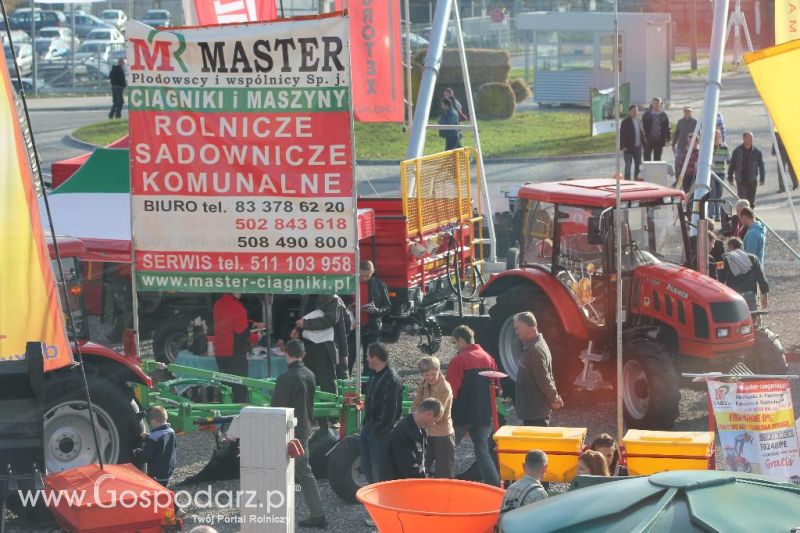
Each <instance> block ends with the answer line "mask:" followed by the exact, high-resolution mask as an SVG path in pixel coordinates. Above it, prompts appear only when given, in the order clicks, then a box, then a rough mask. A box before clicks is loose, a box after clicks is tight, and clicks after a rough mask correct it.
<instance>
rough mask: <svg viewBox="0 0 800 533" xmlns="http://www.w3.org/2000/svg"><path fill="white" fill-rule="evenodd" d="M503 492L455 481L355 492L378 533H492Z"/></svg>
mask: <svg viewBox="0 0 800 533" xmlns="http://www.w3.org/2000/svg"><path fill="white" fill-rule="evenodd" d="M503 494H505V491H503V489H500V488H498V487H491V486H489V485H484V484H482V483H472V482H470V481H460V480H456V479H400V480H397V481H385V482H383V483H375V484H374V485H368V486H366V487H363V488H361V489H359V490H358V492H357V493H356V498H357V499H358V501H360V502H361V503H363V504H364V506H365V507H366V508H367V511H368V512H369V514H370V516H371V517H372V520H373V521H374V522H375V526H376V527H377V528H378V531H380V532H381V533H407V532H409V531H435V532H436V533H465V532H470V533H483V532H486V533H491V532H492V531H493V530H494V526H495V525H496V524H497V519H498V515H499V513H500V504H501V503H502V501H503Z"/></svg>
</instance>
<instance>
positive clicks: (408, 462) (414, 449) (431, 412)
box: [388, 398, 444, 479]
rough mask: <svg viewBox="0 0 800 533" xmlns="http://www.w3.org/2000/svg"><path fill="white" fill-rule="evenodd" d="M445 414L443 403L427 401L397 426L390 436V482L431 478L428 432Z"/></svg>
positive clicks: (429, 399) (433, 400) (431, 399)
mask: <svg viewBox="0 0 800 533" xmlns="http://www.w3.org/2000/svg"><path fill="white" fill-rule="evenodd" d="M443 410H444V407H443V406H442V402H440V401H439V400H437V399H436V398H427V399H425V400H422V402H421V403H420V404H419V405H418V406H417V408H416V409H415V410H414V412H413V413H409V414H408V415H406V416H405V418H403V419H402V420H401V421H400V422H398V423H397V425H396V426H395V427H394V429H393V430H392V433H391V434H390V435H389V461H388V466H389V472H388V475H389V479H408V478H425V477H428V473H427V472H426V471H425V454H426V453H427V452H426V450H425V446H426V444H427V443H426V438H425V437H426V433H425V430H427V429H428V428H430V427H432V426H433V425H434V424H436V421H437V420H439V418H440V417H441V416H442V411H443Z"/></svg>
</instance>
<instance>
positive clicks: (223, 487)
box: [9, 242, 800, 533]
mask: <svg viewBox="0 0 800 533" xmlns="http://www.w3.org/2000/svg"><path fill="white" fill-rule="evenodd" d="M767 259H768V265H767V268H766V273H767V275H768V277H769V281H770V287H771V290H770V309H769V310H770V315H769V316H768V317H767V318H766V323H767V324H768V325H769V327H770V328H771V329H772V330H773V331H775V332H776V333H777V334H778V335H779V336H780V338H781V341H782V343H783V345H784V347H787V348H788V347H790V346H794V345H800V328H798V327H797V317H798V312H799V311H800V300H798V298H797V296H796V295H797V291H798V288H800V283H798V281H797V280H798V276H800V263H796V262H795V263H790V262H789V261H790V260H791V256H790V255H789V254H788V253H787V252H786V250H785V248H783V247H782V246H781V245H779V244H778V243H777V242H775V243H774V244H773V243H772V242H770V244H769V246H768V251H767ZM390 349H391V354H392V364H393V366H394V367H395V369H396V370H397V372H398V373H399V375H400V377H401V378H402V379H403V381H404V382H405V383H407V384H414V383H416V380H417V379H418V377H417V370H416V361H417V359H418V357H419V356H420V353H419V350H418V349H417V347H416V338H413V337H408V336H403V337H402V338H401V340H400V342H398V343H397V344H395V345H392V346H390ZM437 355H438V356H439V357H440V358H441V360H442V363H443V364H447V363H448V362H449V361H450V360H451V359H452V357H453V356H454V355H455V352H454V349H453V347H452V345H451V344H450V343H449V342H448V341H447V340H446V339H445V342H443V344H442V348H441V350H440V352H439V353H438V354H437ZM790 370H791V372H793V373H795V374H798V373H800V363H793V364H791V365H790ZM793 389H794V390H793V398H794V403H795V405H796V406H797V405H800V382H795V383H794V387H793ZM508 423H511V424H515V423H517V420H516V418H515V416H514V415H513V412H512V415H511V417H510V419H509V420H508ZM553 425H556V426H565V427H586V428H587V430H588V434H589V435H590V436H592V435H596V434H598V433H601V432H606V433H610V434H612V435H616V415H615V401H614V397H613V394H612V393H610V392H605V393H602V394H594V395H592V396H579V397H578V398H576V399H573V400H572V401H571V403H570V404H568V405H567V406H565V407H564V408H563V409H561V410H559V411H556V412H554V414H553ZM707 427H708V414H707V411H706V399H705V393H703V392H701V391H694V390H689V389H682V391H681V401H680V417H679V419H678V421H677V423H676V429H677V430H688V431H703V430H706V429H707ZM213 448H214V437H213V435H212V434H211V433H208V432H194V433H190V434H185V435H181V436H180V441H179V447H178V469H177V471H176V474H175V478H174V479H175V482H176V483H177V482H180V481H182V480H184V479H186V478H188V477H189V476H191V475H193V474H196V473H197V472H198V471H200V469H202V467H203V466H205V464H206V463H207V461H208V459H209V458H210V456H211V453H212V450H213ZM472 456H473V455H472V450H471V444H470V443H469V442H468V439H466V440H465V442H463V443H462V444H461V445H460V446H459V448H458V449H457V463H458V467H457V470H459V471H461V470H463V469H465V468H466V467H467V466H468V465H469V464H470V463H471V461H472ZM721 459H722V458H721V456H719V455H718V467H719V468H723V467H724V463H723V462H722V460H721ZM319 486H320V491H321V493H322V498H323V503H324V505H325V508H326V510H327V512H328V519H329V522H330V528H329V530H330V531H337V532H349V533H356V532H370V531H373V529H372V528H370V527H368V526H367V525H366V524H365V520H366V519H367V518H368V514H367V512H366V511H365V509H364V508H363V507H362V506H361V505H348V504H345V503H344V502H342V501H341V500H340V499H339V498H338V497H337V496H336V495H335V494H334V493H333V491H332V490H331V489H330V487H329V485H328V483H327V481H326V480H319ZM238 488H239V482H238V480H232V481H225V482H215V483H214V484H213V487H211V490H213V491H214V492H220V491H231V492H234V491H236V490H238ZM552 488H553V489H554V490H556V491H558V490H564V489H565V488H566V487H565V486H562V485H559V484H554V485H553V486H552ZM182 489H185V490H188V491H190V492H195V491H199V490H208V489H209V487H208V485H193V486H187V487H182ZM296 509H297V512H296V516H297V519H298V520H299V519H302V518H304V517H306V516H307V511H306V509H305V505H304V502H303V496H302V494H301V493H297V495H296ZM186 511H187V517H186V524H187V530H189V529H191V528H192V527H194V526H195V525H199V524H201V523H209V521H211V522H213V525H214V527H215V528H216V529H217V530H218V531H220V532H236V531H239V526H238V524H236V523H235V519H236V517H238V515H239V513H238V510H237V509H236V508H222V507H207V508H198V507H194V508H189V509H187V510H186ZM32 530H33V528H32V527H30V526H29V525H28V524H27V523H26V522H24V521H22V520H21V519H14V520H12V521H11V522H10V524H9V531H25V532H28V531H32ZM41 531H46V529H45V530H41Z"/></svg>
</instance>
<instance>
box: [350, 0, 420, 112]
mask: <svg viewBox="0 0 800 533" xmlns="http://www.w3.org/2000/svg"><path fill="white" fill-rule="evenodd" d="M336 7H337V9H347V10H348V12H349V14H350V55H351V57H352V61H353V113H354V115H355V119H356V120H357V121H358V122H403V116H404V113H405V108H404V106H403V64H402V51H403V41H402V39H401V37H400V2H399V0H382V1H380V2H378V1H375V0H336Z"/></svg>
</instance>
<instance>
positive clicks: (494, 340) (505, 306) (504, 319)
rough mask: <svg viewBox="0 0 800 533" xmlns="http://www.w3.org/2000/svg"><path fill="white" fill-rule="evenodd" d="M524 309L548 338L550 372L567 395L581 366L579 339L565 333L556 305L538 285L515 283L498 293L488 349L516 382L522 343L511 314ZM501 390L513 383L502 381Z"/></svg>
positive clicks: (560, 392) (572, 388) (506, 388)
mask: <svg viewBox="0 0 800 533" xmlns="http://www.w3.org/2000/svg"><path fill="white" fill-rule="evenodd" d="M523 311H530V312H532V313H533V314H534V316H535V317H536V321H537V323H538V329H539V332H540V333H541V334H542V336H543V337H544V340H545V341H547V345H548V347H549V348H550V355H551V356H552V358H553V373H554V374H555V376H554V377H555V380H556V386H557V388H558V392H559V394H560V395H561V396H562V397H565V398H566V397H569V396H570V393H571V392H572V391H573V390H574V389H575V386H574V385H573V380H574V379H575V377H576V376H577V375H578V373H579V371H580V369H581V368H582V363H581V360H580V359H578V354H579V353H580V350H581V346H580V341H579V340H578V341H576V340H573V339H571V338H569V337H568V336H567V335H566V334H565V333H564V328H562V327H561V322H560V321H559V319H558V315H557V314H556V310H555V307H554V306H553V304H552V303H551V302H550V300H548V299H547V296H546V295H545V294H544V293H543V292H542V291H540V290H539V289H537V288H535V287H530V286H527V287H514V288H512V289H509V290H507V291H506V292H504V293H502V294H500V295H499V296H498V297H497V302H496V303H495V304H494V306H493V307H492V308H491V309H489V315H490V316H491V326H490V338H491V343H490V344H489V351H490V353H491V354H492V355H494V357H495V359H496V360H497V362H498V364H499V366H500V368H501V369H502V370H503V372H505V373H506V374H508V376H509V379H510V380H512V381H513V382H516V381H517V372H518V371H519V358H520V355H521V353H522V346H521V345H520V343H519V340H518V339H517V336H516V334H515V333H514V315H516V314H517V313H521V312H523ZM506 381H508V380H506ZM509 389H510V390H509ZM503 390H504V391H506V392H507V393H510V392H511V391H513V387H508V386H507V384H506V383H504V384H503Z"/></svg>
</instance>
